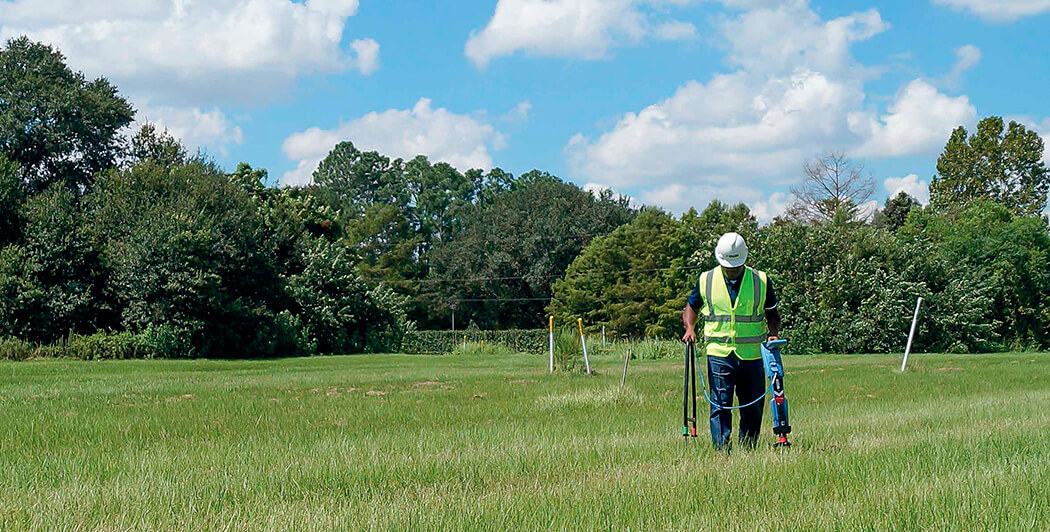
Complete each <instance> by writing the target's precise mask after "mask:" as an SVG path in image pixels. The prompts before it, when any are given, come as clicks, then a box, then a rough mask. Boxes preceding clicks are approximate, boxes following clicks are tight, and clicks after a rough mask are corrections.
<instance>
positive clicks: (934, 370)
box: [0, 353, 1050, 531]
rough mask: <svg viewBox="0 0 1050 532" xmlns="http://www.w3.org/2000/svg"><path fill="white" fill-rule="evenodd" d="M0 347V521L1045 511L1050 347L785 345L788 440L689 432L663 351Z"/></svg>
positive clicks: (536, 523) (733, 522)
mask: <svg viewBox="0 0 1050 532" xmlns="http://www.w3.org/2000/svg"><path fill="white" fill-rule="evenodd" d="M546 362H547V361H546V359H545V358H543V357H537V356H535V355H505V356H498V357H489V356H460V357H419V356H403V355H366V356H348V357H315V358H298V359H284V360H265V361H208V360H184V361H171V360H152V361H142V360H135V361H106V362H102V363H90V364H88V363H83V362H78V361H72V360H33V361H29V362H0V409H2V410H3V412H4V415H3V416H2V417H0V470H2V471H3V472H4V474H3V475H0V530H39V531H51V530H85V531H93V530H239V531H255V530H259V531H263V530H408V529H411V530H421V531H422V530H545V531H546V530H557V531H561V530H685V529H689V530H719V531H750V530H779V529H784V530H792V531H824V530H828V531H839V530H863V531H869V530H872V531H901V530H908V531H911V530H936V531H940V530H996V531H1029V530H1031V531H1041V530H1046V529H1047V523H1050V466H1048V464H1050V438H1047V434H1050V409H1047V408H1046V405H1047V403H1048V402H1050V383H1048V381H1047V380H1046V379H1044V378H1042V376H1043V375H1047V374H1050V356H1048V355H1044V354H1028V353H1024V354H1004V355H981V356H968V355H916V356H913V357H911V359H910V360H909V362H908V372H907V373H904V374H901V373H899V372H898V371H897V368H898V367H899V365H900V359H899V357H890V356H864V357H860V356H850V357H843V356H805V357H792V356H788V357H787V358H785V360H784V363H785V365H786V367H787V378H786V385H787V395H788V398H789V400H790V401H791V425H792V427H793V428H794V432H793V433H792V435H791V439H792V443H793V444H794V445H793V446H792V447H791V448H790V449H788V450H786V451H783V452H778V451H774V450H773V449H772V448H771V444H772V442H773V435H772V434H771V431H770V429H769V419H768V418H769V413H768V411H767V412H766V413H765V416H764V420H763V423H764V428H763V431H762V444H761V445H760V446H759V447H758V448H757V449H755V450H752V451H748V450H742V449H740V450H736V451H734V452H733V453H732V454H730V455H728V456H726V455H724V454H719V453H717V452H715V451H714V450H713V449H712V448H711V445H710V441H709V440H708V439H707V437H706V435H704V437H701V438H696V439H695V440H691V441H690V442H689V444H688V446H687V445H686V444H684V443H683V441H682V440H683V438H682V436H681V426H680V424H681V410H680V408H681V395H680V393H681V389H680V387H681V367H682V364H681V362H680V361H679V360H677V359H672V360H639V361H637V362H633V363H632V364H631V366H630V373H629V375H628V389H627V390H626V392H623V393H621V392H619V381H620V369H621V368H622V364H623V360H622V358H619V357H616V356H614V355H613V354H607V355H599V354H595V355H594V356H593V357H592V364H593V365H594V366H595V368H597V369H598V370H599V375H598V376H597V377H595V378H591V379H579V378H570V377H568V376H566V375H564V374H555V375H549V374H548V373H547V363H546Z"/></svg>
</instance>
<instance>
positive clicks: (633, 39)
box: [465, 0, 696, 67]
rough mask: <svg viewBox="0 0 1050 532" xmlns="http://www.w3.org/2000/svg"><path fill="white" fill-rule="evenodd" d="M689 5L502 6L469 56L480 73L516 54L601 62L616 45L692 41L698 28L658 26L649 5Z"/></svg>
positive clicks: (534, 2) (537, 0) (549, 1)
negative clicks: (651, 40)
mask: <svg viewBox="0 0 1050 532" xmlns="http://www.w3.org/2000/svg"><path fill="white" fill-rule="evenodd" d="M689 2H690V0H499V1H498V2H497V3H496V10H495V12H494V13H493V15H492V18H491V19H490V20H489V22H488V24H487V25H486V26H485V27H484V28H483V29H482V30H481V31H475V32H472V33H471V36H470V39H469V40H467V44H466V47H465V53H466V56H467V57H468V58H470V60H471V61H473V62H474V63H475V64H476V65H478V66H480V67H485V66H486V65H488V63H489V61H491V60H492V59H494V58H497V57H502V56H507V55H511V54H514V53H516V52H524V53H526V54H529V55H536V56H547V57H574V58H582V59H599V58H603V57H606V55H607V54H608V51H609V50H610V49H611V48H612V47H614V46H618V45H623V44H627V43H637V42H639V41H641V40H642V39H644V38H646V37H649V36H654V37H657V38H660V39H665V40H666V39H672V40H680V39H686V38H692V37H694V36H695V34H696V28H695V26H693V25H692V24H689V23H686V22H681V21H677V20H667V21H661V22H657V21H654V20H652V15H651V14H650V13H649V12H648V11H647V10H646V9H645V7H646V6H647V5H650V4H652V5H659V6H665V5H666V4H686V3H689Z"/></svg>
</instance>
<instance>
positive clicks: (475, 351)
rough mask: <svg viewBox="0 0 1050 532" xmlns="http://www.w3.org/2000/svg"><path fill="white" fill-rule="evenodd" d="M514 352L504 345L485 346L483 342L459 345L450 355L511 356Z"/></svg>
mask: <svg viewBox="0 0 1050 532" xmlns="http://www.w3.org/2000/svg"><path fill="white" fill-rule="evenodd" d="M514 353H515V352H514V350H512V349H510V348H509V347H507V346H505V345H500V344H486V343H484V342H481V343H475V342H468V343H465V344H460V345H458V346H456V348H455V349H453V350H452V353H451V354H452V355H460V356H489V357H491V356H506V355H513V354H514Z"/></svg>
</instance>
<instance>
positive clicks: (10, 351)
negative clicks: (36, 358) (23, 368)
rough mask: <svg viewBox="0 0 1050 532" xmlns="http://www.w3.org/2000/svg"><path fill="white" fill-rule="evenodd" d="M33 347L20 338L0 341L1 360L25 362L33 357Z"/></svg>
mask: <svg viewBox="0 0 1050 532" xmlns="http://www.w3.org/2000/svg"><path fill="white" fill-rule="evenodd" d="M33 351H34V349H33V346H31V345H29V344H28V343H26V342H24V341H22V340H19V339H18V338H3V339H0V359H3V360H25V359H27V358H29V357H30V356H33Z"/></svg>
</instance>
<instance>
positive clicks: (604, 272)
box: [383, 266, 705, 284]
mask: <svg viewBox="0 0 1050 532" xmlns="http://www.w3.org/2000/svg"><path fill="white" fill-rule="evenodd" d="M704 268H705V267H704V266H666V267H662V268H638V269H626V270H598V269H594V270H586V271H577V272H572V275H585V274H602V275H616V274H621V273H652V272H658V271H667V270H683V271H689V270H700V269H704ZM568 275H569V272H565V273H562V274H550V275H518V276H507V277H469V278H462V279H399V280H397V281H390V280H387V281H383V282H397V283H406V284H408V283H419V284H425V283H472V282H487V281H515V280H527V279H554V278H560V277H566V276H568Z"/></svg>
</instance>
